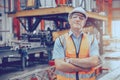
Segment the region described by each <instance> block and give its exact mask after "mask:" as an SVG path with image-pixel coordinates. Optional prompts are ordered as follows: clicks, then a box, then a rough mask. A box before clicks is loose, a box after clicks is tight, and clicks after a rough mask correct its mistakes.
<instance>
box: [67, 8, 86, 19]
mask: <svg viewBox="0 0 120 80" xmlns="http://www.w3.org/2000/svg"><path fill="white" fill-rule="evenodd" d="M73 13H81V14H83V15H84V16H85V18H86V19H87V17H88V16H87V12H86V11H85V10H84V9H83V8H82V7H76V8H74V9H73V10H72V11H71V12H70V13H69V15H68V18H70V17H71V15H72V14H73Z"/></svg>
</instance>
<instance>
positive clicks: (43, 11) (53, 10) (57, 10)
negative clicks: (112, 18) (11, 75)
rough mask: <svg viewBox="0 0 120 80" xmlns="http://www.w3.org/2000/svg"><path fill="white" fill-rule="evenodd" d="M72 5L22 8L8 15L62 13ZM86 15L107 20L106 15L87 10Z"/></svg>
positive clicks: (68, 10)
mask: <svg viewBox="0 0 120 80" xmlns="http://www.w3.org/2000/svg"><path fill="white" fill-rule="evenodd" d="M72 9H73V7H67V6H62V7H55V8H39V9H34V10H23V11H18V12H16V13H15V14H9V15H8V16H9V17H27V16H43V15H54V14H63V13H69V12H70V11H71V10H72ZM87 14H88V17H90V18H94V19H99V20H105V21H106V20H107V17H106V16H102V15H99V14H97V13H94V12H88V13H87Z"/></svg>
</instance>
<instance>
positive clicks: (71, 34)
mask: <svg viewBox="0 0 120 80" xmlns="http://www.w3.org/2000/svg"><path fill="white" fill-rule="evenodd" d="M83 33H84V32H83V31H82V32H81V33H80V35H82V34H83ZM68 34H69V36H74V34H73V32H72V31H71V30H70V31H69V32H68Z"/></svg>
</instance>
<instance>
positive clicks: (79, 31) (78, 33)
mask: <svg viewBox="0 0 120 80" xmlns="http://www.w3.org/2000/svg"><path fill="white" fill-rule="evenodd" d="M72 32H73V33H74V34H75V36H76V37H77V38H78V37H79V35H80V33H81V32H82V30H77V29H76V30H72Z"/></svg>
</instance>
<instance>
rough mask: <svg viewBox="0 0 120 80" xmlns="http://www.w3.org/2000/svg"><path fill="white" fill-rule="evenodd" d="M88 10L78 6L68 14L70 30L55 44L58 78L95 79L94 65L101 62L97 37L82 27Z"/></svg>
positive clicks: (54, 51) (68, 79)
mask: <svg viewBox="0 0 120 80" xmlns="http://www.w3.org/2000/svg"><path fill="white" fill-rule="evenodd" d="M87 18H88V16H87V14H86V11H85V10H84V9H83V8H81V7H77V8H75V9H73V10H72V11H71V12H70V13H69V15H68V21H69V24H70V31H69V32H68V33H66V34H64V35H62V36H60V37H58V38H57V39H56V41H55V44H54V49H53V59H54V60H55V66H56V73H57V80H95V79H96V78H95V70H94V67H95V66H97V65H98V64H99V63H100V59H99V48H98V43H97V40H96V38H93V37H91V36H88V35H87V34H85V33H84V32H83V31H82V29H83V27H84V25H85V23H86V21H87Z"/></svg>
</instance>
